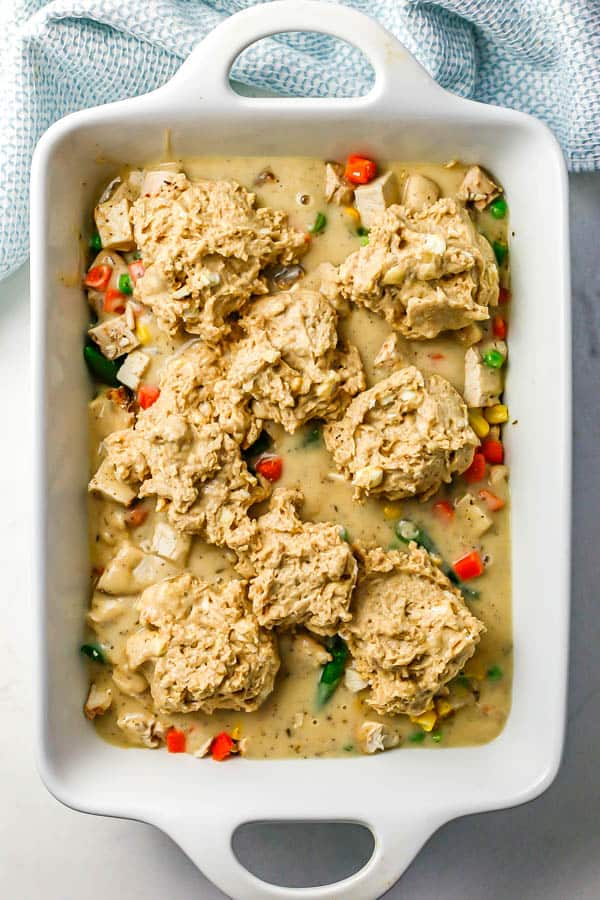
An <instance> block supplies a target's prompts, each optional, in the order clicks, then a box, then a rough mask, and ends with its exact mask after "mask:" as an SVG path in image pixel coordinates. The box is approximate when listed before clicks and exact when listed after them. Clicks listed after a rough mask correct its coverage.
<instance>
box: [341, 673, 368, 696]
mask: <svg viewBox="0 0 600 900" xmlns="http://www.w3.org/2000/svg"><path fill="white" fill-rule="evenodd" d="M344 684H345V685H346V687H347V688H348V690H349V691H351V692H352V693H353V694H358V693H359V691H364V689H365V688H366V687H368V686H369V685H368V682H366V681H365V680H364V678H361V676H360V675H359V674H358V672H357V671H356V669H355V668H353V666H346V668H345V670H344Z"/></svg>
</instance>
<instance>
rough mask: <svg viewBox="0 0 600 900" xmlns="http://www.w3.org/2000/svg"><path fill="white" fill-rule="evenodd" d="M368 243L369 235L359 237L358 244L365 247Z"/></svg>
mask: <svg viewBox="0 0 600 900" xmlns="http://www.w3.org/2000/svg"><path fill="white" fill-rule="evenodd" d="M368 243H369V235H368V234H365V235H363V236H362V237H361V239H360V245H361V247H366V246H367V244H368Z"/></svg>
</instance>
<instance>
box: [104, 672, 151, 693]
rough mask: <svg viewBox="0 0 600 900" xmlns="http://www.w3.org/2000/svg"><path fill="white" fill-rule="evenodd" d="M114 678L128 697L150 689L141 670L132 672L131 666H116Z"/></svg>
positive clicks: (113, 673)
mask: <svg viewBox="0 0 600 900" xmlns="http://www.w3.org/2000/svg"><path fill="white" fill-rule="evenodd" d="M112 680H113V681H114V683H115V685H116V686H117V687H118V688H119V690H120V691H121V693H122V694H127V696H128V697H138V696H139V695H140V694H143V693H144V691H146V690H147V689H148V682H147V681H146V679H145V678H144V676H143V675H142V674H141V672H132V671H131V669H130V668H129V666H115V668H114V669H113V672H112Z"/></svg>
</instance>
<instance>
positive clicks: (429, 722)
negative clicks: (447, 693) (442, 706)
mask: <svg viewBox="0 0 600 900" xmlns="http://www.w3.org/2000/svg"><path fill="white" fill-rule="evenodd" d="M410 721H411V722H412V723H413V725H420V726H421V728H422V729H423V731H432V730H433V726H434V725H435V723H436V721H437V714H436V711H435V709H428V710H427V712H424V713H421V715H420V716H411V717H410Z"/></svg>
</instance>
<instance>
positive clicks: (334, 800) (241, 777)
mask: <svg viewBox="0 0 600 900" xmlns="http://www.w3.org/2000/svg"><path fill="white" fill-rule="evenodd" d="M285 31H317V32H326V33H329V34H332V35H335V36H337V37H339V38H342V39H344V40H346V41H348V42H349V43H351V44H354V45H356V46H358V47H359V48H360V49H361V50H362V51H363V53H364V54H365V56H366V57H367V58H368V59H369V60H370V62H371V64H372V66H373V68H374V71H375V76H376V78H375V84H374V87H373V89H372V90H371V91H370V93H369V94H368V95H366V96H364V97H360V98H354V99H343V100H337V99H280V98H276V99H272V98H262V99H257V98H248V97H241V96H238V95H237V94H235V93H234V92H233V91H232V90H231V88H230V86H229V81H228V73H229V70H230V67H231V64H232V62H233V60H234V59H235V58H236V56H237V55H238V54H239V52H240V51H241V50H242V49H243V48H244V47H246V46H248V45H250V44H251V43H253V42H254V41H256V40H257V39H259V38H261V37H263V36H265V35H269V34H275V33H277V32H285ZM167 132H168V133H169V134H170V142H171V147H172V152H173V154H174V155H175V156H176V157H181V156H191V155H193V156H199V155H203V154H221V155H227V154H235V155H240V154H243V155H253V154H257V155H258V154H264V155H273V156H276V155H279V156H281V155H294V156H298V155H306V156H313V157H318V158H323V159H329V158H332V159H336V158H340V157H344V156H345V155H346V154H347V152H348V151H355V152H356V151H359V152H362V153H366V154H367V155H372V156H374V157H379V158H384V159H406V160H427V161H432V162H444V161H446V160H448V159H450V158H454V157H456V158H460V159H462V160H464V161H466V162H481V163H482V164H484V165H485V166H487V167H489V168H490V169H491V171H492V172H493V173H494V174H495V175H497V176H498V178H499V180H500V182H501V183H502V184H503V185H504V187H505V189H506V193H507V196H508V200H509V204H510V211H511V234H512V237H511V240H512V245H511V254H512V255H511V259H512V278H513V293H514V298H515V300H514V304H513V306H514V310H513V315H512V318H511V366H510V372H509V377H508V384H507V396H508V402H509V405H510V410H511V418H512V420H516V421H517V422H518V424H517V425H515V426H514V427H512V428H509V429H507V432H508V438H507V453H508V457H509V462H510V464H511V468H512V475H511V487H512V497H513V514H512V541H513V583H512V589H513V622H514V689H513V694H514V696H513V703H512V711H511V713H510V717H509V719H508V722H507V724H506V727H505V729H504V731H503V732H502V734H501V735H500V736H499V737H498V738H497V739H496V740H495V741H493V742H492V743H490V744H487V745H485V746H481V747H469V748H464V749H444V750H441V749H438V750H418V751H414V752H404V751H397V752H389V753H385V754H381V755H379V756H375V757H365V758H351V759H313V760H297V761H296V760H272V761H253V760H245V759H240V760H237V761H236V763H235V765H227V766H218V765H214V764H212V763H210V762H199V761H198V760H196V759H193V758H192V757H189V756H185V755H183V756H180V757H177V758H174V757H172V756H168V755H167V754H166V753H159V752H156V753H151V752H148V751H146V750H128V751H127V752H125V751H123V750H121V749H118V748H116V747H112V746H110V745H108V744H105V743H104V742H102V741H101V740H100V739H99V738H98V737H97V735H96V733H95V731H94V729H93V728H92V727H91V725H90V724H89V723H88V722H87V721H86V720H85V719H84V717H83V715H82V712H81V708H82V702H83V699H84V696H85V691H86V680H87V676H86V672H85V671H84V666H83V665H82V663H81V661H80V659H79V658H78V654H77V652H76V648H77V646H78V644H79V642H80V638H81V634H82V628H83V617H84V611H85V609H86V607H87V603H88V586H89V572H88V569H89V563H88V548H87V540H86V482H87V478H88V448H87V441H88V437H87V429H86V424H85V423H86V404H87V401H88V400H89V397H90V384H89V381H88V378H87V375H86V372H85V368H84V365H83V362H82V354H81V347H82V337H83V334H84V331H85V328H86V318H87V317H86V308H85V303H84V302H82V301H83V298H82V294H81V287H80V273H81V270H82V260H81V259H80V255H79V245H78V238H79V235H80V231H81V229H82V227H83V223H85V222H86V221H88V220H89V213H90V210H91V208H92V206H93V203H94V199H95V197H96V196H97V191H98V189H99V187H100V186H101V184H102V183H103V182H106V181H107V180H108V179H109V178H110V177H111V176H112V175H113V174H114V172H115V171H116V169H118V167H119V166H120V165H122V164H123V163H130V164H132V165H140V164H143V163H144V161H145V160H148V159H155V158H157V157H159V156H161V154H162V153H163V151H164V145H165V134H166V133H167ZM31 243H32V246H31V282H32V306H33V316H32V318H33V345H32V349H33V383H34V397H35V399H34V415H35V459H36V463H35V498H36V516H35V530H34V534H33V545H34V584H35V610H36V644H37V665H36V684H37V690H36V719H37V738H36V740H37V757H38V761H39V768H40V771H41V775H42V778H43V780H44V782H45V784H46V785H47V787H48V789H49V790H50V791H51V792H52V793H53V794H54V795H55V796H56V797H57V798H58V799H60V800H61V801H62V802H63V803H66V804H67V805H69V806H71V807H73V808H76V809H79V810H82V811H86V812H91V813H101V814H104V815H111V816H121V817H127V818H133V819H139V820H141V821H144V822H149V823H152V824H154V825H156V826H157V827H159V828H161V829H163V830H164V831H165V832H167V833H168V834H169V835H170V836H171V837H172V838H173V839H174V840H175V841H177V842H178V843H179V844H180V845H181V847H182V848H183V849H184V850H185V851H186V852H187V853H188V854H189V856H190V857H191V858H192V859H193V860H194V861H195V862H196V864H197V865H198V866H199V867H200V868H201V869H202V870H203V871H204V873H205V874H206V875H207V876H208V877H209V878H211V879H212V880H213V881H214V882H215V884H217V885H218V886H219V887H220V888H221V889H222V890H223V891H225V892H226V893H227V894H228V895H230V896H231V897H234V898H244V900H253V898H257V900H258V898H263V897H273V898H294V897H296V896H298V897H301V898H303V900H304V898H308V900H310V898H322V900H325V898H336V900H341V898H353V900H369V898H375V897H378V896H380V895H381V894H382V893H384V891H385V890H386V889H387V888H389V887H390V886H391V885H392V884H393V883H394V881H396V879H397V878H398V877H399V876H400V875H401V874H402V872H403V871H404V869H405V868H406V866H407V865H408V864H409V862H410V860H411V859H412V858H413V856H414V855H415V853H416V852H417V851H418V850H419V848H420V847H421V846H422V844H423V843H424V842H425V841H426V840H427V838H428V837H429V836H430V835H431V834H432V833H433V832H434V831H435V830H436V829H437V828H438V827H439V826H440V825H442V824H443V823H445V822H447V821H448V820H449V819H452V818H454V817H456V816H461V815H465V814H467V813H473V812H480V811H484V810H492V809H498V808H501V807H506V806H510V805H514V804H517V803H523V802H524V801H526V800H530V799H532V798H533V797H535V796H537V795H538V794H540V793H541V792H542V791H543V790H545V788H546V787H548V785H549V784H550V783H551V781H552V779H553V778H554V776H555V774H556V772H557V769H558V766H559V761H560V756H561V748H562V741H563V729H564V720H565V694H566V678H567V647H568V613H569V596H568V577H569V548H570V534H569V531H570V434H571V424H570V357H569V354H570V304H569V273H568V222H567V181H566V173H565V167H564V163H563V159H562V155H561V152H560V149H559V147H558V145H557V143H556V141H555V139H554V138H553V137H552V135H551V134H550V132H549V131H548V129H547V128H546V127H545V126H544V125H542V124H540V122H538V121H537V120H535V119H533V118H531V117H528V116H526V115H523V114H521V113H517V112H514V111H512V110H508V109H500V108H496V107H491V106H483V105H480V104H477V103H473V102H470V101H466V100H462V99H459V98H458V97H456V96H453V95H451V94H448V93H447V92H445V91H444V90H442V89H441V88H440V87H439V86H437V85H436V84H435V83H434V82H433V81H432V80H431V79H430V78H429V76H428V75H427V74H426V72H425V71H424V70H423V69H422V68H421V67H420V66H419V65H418V64H417V63H416V62H415V60H414V59H413V58H412V57H411V56H410V55H409V54H408V53H407V51H406V50H405V49H404V48H403V47H402V46H401V45H400V44H399V43H398V42H397V41H396V40H395V39H394V38H393V37H392V36H391V35H390V34H388V33H387V32H386V31H384V30H383V29H382V28H381V27H380V26H379V25H377V24H376V23H375V22H374V21H372V20H371V19H369V18H367V17H365V16H363V15H362V14H360V13H358V12H356V11H354V10H351V9H348V8H346V7H343V6H337V5H330V4H326V3H321V2H312V0H302V2H291V0H290V2H287V0H284V2H274V3H268V4H266V5H264V6H263V5H259V6H253V7H251V8H249V9H247V10H245V11H243V12H241V13H238V14H237V15H235V16H233V17H231V18H230V19H228V20H227V21H226V22H224V23H223V24H222V25H220V26H219V27H218V28H216V29H215V30H214V31H213V32H212V33H211V34H209V36H208V37H207V38H206V39H205V40H204V41H203V42H202V44H200V45H199V46H198V47H197V48H196V49H195V50H194V52H193V53H192V54H191V56H190V58H189V59H188V60H187V62H186V63H184V65H183V66H182V67H181V69H180V70H179V72H178V73H177V75H176V76H175V77H174V78H173V79H172V81H170V82H169V83H168V84H167V85H165V86H164V87H163V88H161V89H160V90H158V91H156V92H154V93H152V94H148V95H145V96H143V97H139V98H137V99H132V100H126V101H124V102H120V103H115V104H111V105H108V106H104V107H101V108H98V109H92V110H85V111H82V112H78V113H75V114H74V115H71V116H68V117H66V118H64V119H62V120H61V121H60V122H58V123H57V124H55V125H54V126H52V128H50V130H49V131H48V132H46V134H45V135H44V136H43V138H42V139H41V141H40V143H39V145H38V147H37V150H36V152H35V157H34V162H33V171H32V182H31ZM271 819H275V820H286V819H290V820H344V821H355V822H359V823H362V824H365V825H367V826H368V827H369V828H371V830H372V831H373V834H374V836H375V849H374V852H373V856H372V858H371V859H370V861H369V862H368V863H367V864H366V866H365V867H364V868H363V869H361V870H360V871H359V872H357V873H355V874H354V875H353V876H351V877H350V878H348V879H346V880H344V881H342V882H338V883H337V884H333V885H328V886H326V887H321V888H308V889H301V890H295V889H287V888H281V887H277V886H275V885H270V884H265V883H264V882H262V881H260V880H259V879H257V878H256V877H254V876H253V875H251V874H250V873H249V872H247V871H246V869H244V868H243V867H242V866H241V865H240V863H239V862H238V861H237V859H236V857H235V856H234V854H233V852H232V849H231V836H232V834H233V832H234V830H235V829H236V827H237V826H238V825H240V824H241V823H243V822H249V821H254V820H263V821H264V820H271Z"/></svg>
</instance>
